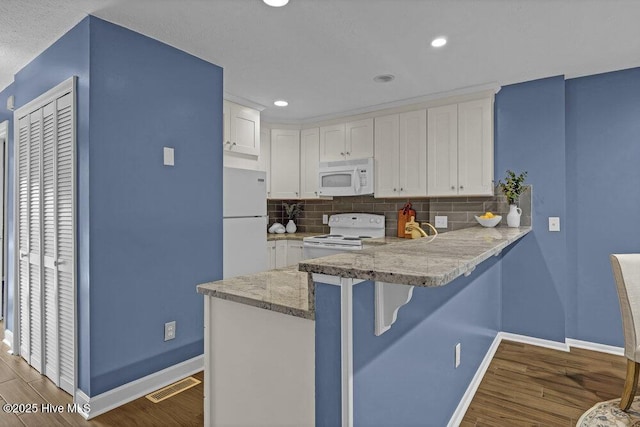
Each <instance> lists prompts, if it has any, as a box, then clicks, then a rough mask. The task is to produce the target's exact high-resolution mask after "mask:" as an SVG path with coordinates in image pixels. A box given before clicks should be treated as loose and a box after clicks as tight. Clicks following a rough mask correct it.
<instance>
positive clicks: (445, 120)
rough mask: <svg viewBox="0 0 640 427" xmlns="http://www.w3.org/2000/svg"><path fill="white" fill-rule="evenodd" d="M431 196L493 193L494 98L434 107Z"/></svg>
mask: <svg viewBox="0 0 640 427" xmlns="http://www.w3.org/2000/svg"><path fill="white" fill-rule="evenodd" d="M427 146H428V154H427V158H428V179H427V182H428V195H429V196H457V195H492V194H493V100H492V99H490V98H485V99H480V100H475V101H468V102H463V103H460V104H454V105H446V106H443V107H436V108H430V109H429V111H428V144H427Z"/></svg>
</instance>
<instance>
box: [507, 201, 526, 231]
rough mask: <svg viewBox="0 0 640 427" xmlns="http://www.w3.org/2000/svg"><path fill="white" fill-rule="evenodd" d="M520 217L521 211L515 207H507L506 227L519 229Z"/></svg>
mask: <svg viewBox="0 0 640 427" xmlns="http://www.w3.org/2000/svg"><path fill="white" fill-rule="evenodd" d="M520 215H522V209H520V208H519V207H517V206H516V205H509V213H508V214H507V225H508V226H509V227H520Z"/></svg>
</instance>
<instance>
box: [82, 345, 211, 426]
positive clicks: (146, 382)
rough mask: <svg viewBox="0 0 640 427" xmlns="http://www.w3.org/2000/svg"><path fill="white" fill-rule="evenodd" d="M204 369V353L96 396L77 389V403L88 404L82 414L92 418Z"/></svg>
mask: <svg viewBox="0 0 640 427" xmlns="http://www.w3.org/2000/svg"><path fill="white" fill-rule="evenodd" d="M203 369H204V355H200V356H196V357H194V358H192V359H189V360H185V361H184V362H181V363H178V364H177V365H173V366H170V367H168V368H166V369H163V370H161V371H158V372H155V373H153V374H150V375H147V376H146V377H143V378H140V379H137V380H135V381H132V382H130V383H127V384H123V385H121V386H120V387H117V388H114V389H113V390H109V391H106V392H104V393H102V394H99V395H97V396H94V397H89V396H87V395H86V394H85V393H84V392H82V390H77V391H76V396H75V403H77V404H79V405H86V404H88V405H89V406H87V407H90V408H91V410H90V411H89V412H87V413H85V412H81V415H82V416H83V417H84V418H85V419H91V418H94V417H97V416H98V415H100V414H104V413H105V412H107V411H110V410H112V409H114V408H117V407H118V406H121V405H124V404H125V403H128V402H131V401H132V400H135V399H137V398H139V397H142V396H144V395H147V394H149V393H151V392H153V391H156V390H157V389H159V388H162V387H166V386H167V385H169V384H172V383H174V382H176V381H178V380H181V379H182V378H184V377H188V376H189V375H193V374H195V373H196V372H200V371H202V370H203Z"/></svg>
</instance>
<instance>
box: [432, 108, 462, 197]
mask: <svg viewBox="0 0 640 427" xmlns="http://www.w3.org/2000/svg"><path fill="white" fill-rule="evenodd" d="M427 117H428V126H427V129H428V138H427V140H428V144H427V147H428V150H427V151H428V152H427V159H428V167H427V170H428V178H427V183H428V194H429V195H430V196H454V195H457V194H458V105H457V104H454V105H445V106H444V107H437V108H429V110H428V112H427Z"/></svg>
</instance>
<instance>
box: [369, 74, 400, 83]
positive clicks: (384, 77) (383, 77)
mask: <svg viewBox="0 0 640 427" xmlns="http://www.w3.org/2000/svg"><path fill="white" fill-rule="evenodd" d="M395 78H396V76H394V75H393V74H380V75H379V76H375V77H374V78H373V81H374V82H376V83H389V82H390V81H391V80H393V79H395Z"/></svg>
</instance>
